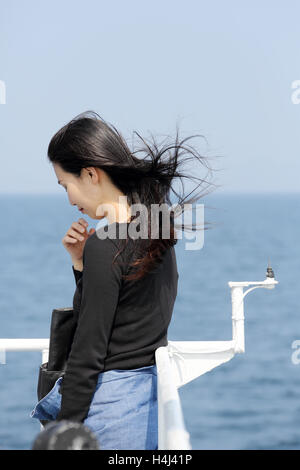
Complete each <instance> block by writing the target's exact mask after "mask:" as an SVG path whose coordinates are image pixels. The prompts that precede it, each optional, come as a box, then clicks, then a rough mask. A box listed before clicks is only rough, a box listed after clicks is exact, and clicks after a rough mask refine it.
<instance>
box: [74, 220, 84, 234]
mask: <svg viewBox="0 0 300 470" xmlns="http://www.w3.org/2000/svg"><path fill="white" fill-rule="evenodd" d="M71 227H73V228H74V229H77V230H79V232H81V233H84V232H85V230H86V227H84V226H83V225H82V224H80V223H79V222H73V223H72V225H71Z"/></svg>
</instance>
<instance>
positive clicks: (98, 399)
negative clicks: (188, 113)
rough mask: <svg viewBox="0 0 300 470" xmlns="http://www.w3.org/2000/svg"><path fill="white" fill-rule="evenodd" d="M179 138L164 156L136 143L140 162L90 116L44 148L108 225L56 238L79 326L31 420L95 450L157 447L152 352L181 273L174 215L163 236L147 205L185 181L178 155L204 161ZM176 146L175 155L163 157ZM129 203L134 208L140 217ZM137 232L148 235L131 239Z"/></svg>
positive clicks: (74, 197) (162, 339) (160, 341)
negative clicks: (63, 426) (80, 430)
mask: <svg viewBox="0 0 300 470" xmlns="http://www.w3.org/2000/svg"><path fill="white" fill-rule="evenodd" d="M177 138H178V135H177V137H176V143H175V144H174V145H173V146H167V147H165V148H163V149H161V150H159V149H158V147H157V145H156V144H155V143H154V146H153V148H151V147H150V145H148V144H147V143H146V142H145V140H144V139H142V140H143V142H144V144H145V147H144V148H143V149H142V150H139V151H143V152H144V153H145V158H143V159H139V158H137V157H136V156H135V155H134V154H135V153H137V152H139V151H136V152H132V151H130V149H129V147H128V145H127V143H126V142H125V140H124V139H123V137H122V136H121V134H120V133H119V132H118V131H117V130H116V128H115V127H114V126H112V125H109V124H108V123H106V122H105V121H104V120H103V119H102V118H100V116H99V115H98V114H97V113H94V112H86V113H82V114H80V115H78V116H76V117H75V118H74V119H73V120H72V121H70V122H69V123H68V124H66V125H65V126H64V127H63V128H62V129H60V130H59V131H58V132H57V133H56V134H55V135H54V136H53V137H52V139H51V142H50V144H49V147H48V158H49V160H50V162H51V163H52V164H53V168H54V171H55V174H56V177H57V180H58V183H59V184H60V185H62V186H63V187H64V188H65V190H66V191H67V193H68V198H69V202H70V204H71V205H74V206H77V207H78V209H79V210H81V211H82V213H84V214H86V215H88V216H89V217H90V218H92V219H95V220H100V219H103V218H104V217H106V218H107V220H108V222H109V223H108V225H107V226H105V227H101V228H100V229H98V230H97V231H96V230H95V229H90V230H89V231H88V229H87V227H88V223H87V222H86V220H85V219H83V218H80V219H79V220H78V221H77V222H74V223H73V224H72V225H71V227H70V228H69V230H68V231H67V233H66V234H65V236H64V238H63V240H62V242H63V245H64V247H65V248H66V250H67V251H68V253H69V254H70V257H71V260H72V269H73V273H74V277H75V281H76V290H75V294H74V298H73V310H74V317H75V319H76V330H75V335H74V339H73V343H72V348H71V351H70V355H69V358H68V363H67V368H66V371H65V375H64V376H63V377H60V378H59V379H58V381H57V382H56V384H55V386H54V387H53V389H52V390H51V391H50V392H49V394H48V395H47V396H46V397H44V398H43V399H42V400H41V401H40V402H39V403H38V404H37V405H36V407H35V408H34V410H33V411H32V412H31V417H35V418H37V419H52V420H57V421H60V420H63V419H67V420H71V421H75V422H76V421H77V422H81V423H83V424H85V425H86V426H88V427H90V429H91V430H92V431H93V432H94V433H95V435H96V436H97V437H98V440H99V445H100V449H145V450H146V449H153V450H155V449H157V448H158V416H157V370H156V364H155V351H156V349H157V348H158V347H160V346H166V345H167V343H168V340H167V332H168V326H169V323H170V321H171V317H172V312H173V306H174V302H175V298H176V295H177V282H178V272H177V265H176V255H175V250H174V245H175V244H176V242H177V239H176V236H175V227H176V224H175V221H174V214H173V210H171V211H170V210H168V211H167V213H168V214H169V228H170V230H169V232H168V236H167V237H166V236H165V231H164V228H165V227H164V226H163V222H162V220H165V218H164V217H163V216H160V217H159V220H158V221H157V219H156V221H155V220H154V216H153V213H152V208H153V207H154V206H155V205H161V204H165V206H166V205H167V207H168V205H169V204H171V202H170V190H171V189H172V190H173V188H171V183H172V181H173V180H174V179H175V178H182V177H185V175H184V174H182V173H180V172H179V171H178V166H179V164H181V163H182V161H180V158H179V157H180V150H188V152H189V153H191V154H192V155H193V157H194V158H195V161H199V162H200V163H201V164H203V163H205V159H204V158H203V157H201V156H199V155H197V152H195V151H194V150H189V149H188V148H187V147H185V146H183V145H182V143H183V142H184V141H183V142H181V143H179V144H178V142H177ZM186 140H187V139H186ZM172 148H174V149H175V151H174V154H172V153H169V154H168V157H167V158H165V159H164V158H163V156H164V153H165V152H166V151H169V150H170V149H172ZM147 157H150V160H149V159H148V160H147ZM190 158H191V157H189V159H190ZM206 167H207V166H206ZM207 168H208V167H207ZM193 179H197V178H195V176H194V177H193ZM203 181H204V180H203V179H201V183H202V182H203ZM201 183H200V184H201ZM200 184H199V185H200ZM173 192H174V193H175V194H177V193H176V192H175V191H174V190H173ZM177 196H178V194H177ZM197 198H198V197H194V198H192V199H190V200H188V201H187V203H191V202H194V201H195V200H197ZM184 200H185V199H183V198H182V197H179V203H178V204H177V206H176V207H177V208H178V207H180V208H181V213H182V212H183V211H184V207H183V201H184ZM134 204H140V206H138V207H139V209H138V210H140V209H141V211H140V213H139V216H137V215H136V213H133V208H134V207H135V206H134ZM144 209H146V210H144ZM142 212H143V213H144V215H145V212H146V216H147V217H146V218H144V219H143V218H142V217H140V215H141V213H142ZM151 221H152V223H153V225H151ZM155 222H156V223H157V226H156V227H158V236H154V234H153V227H155ZM164 223H165V222H164ZM180 227H181V226H180ZM138 228H139V229H142V230H141V232H142V233H143V234H144V235H145V234H146V236H143V237H141V236H140V237H137V236H136V234H137V233H139V230H137V229H138ZM107 235H109V236H107ZM132 235H133V236H132Z"/></svg>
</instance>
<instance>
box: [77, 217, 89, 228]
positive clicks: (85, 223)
mask: <svg viewBox="0 0 300 470" xmlns="http://www.w3.org/2000/svg"><path fill="white" fill-rule="evenodd" d="M78 222H79V223H80V224H82V225H84V226H85V227H88V225H89V224H88V223H87V221H86V220H84V219H83V218H82V217H81V218H80V219H78Z"/></svg>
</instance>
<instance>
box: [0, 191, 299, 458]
mask: <svg viewBox="0 0 300 470" xmlns="http://www.w3.org/2000/svg"><path fill="white" fill-rule="evenodd" d="M299 196H300V195H299V194H297V193H295V194H293V193H286V194H284V193H274V194H272V193H265V194H264V193H260V194H258V193H255V194H246V193H241V194H234V193H231V194H229V193H222V194H221V193H219V194H218V193H217V192H214V193H213V194H210V195H207V196H204V197H203V198H201V199H200V200H199V201H198V204H203V213H204V219H205V223H206V228H205V229H204V230H203V234H202V235H203V239H202V243H199V244H198V245H199V246H198V247H197V249H190V248H188V243H190V246H191V238H190V237H191V234H189V235H188V236H187V237H185V234H184V233H183V234H182V238H181V239H178V240H177V244H176V245H175V251H176V257H177V268H178V273H179V280H178V294H177V299H176V302H175V305H174V311H173V317H172V321H171V323H170V326H169V331H168V339H169V340H173V341H189V340H191V341H210V340H212V341H213V340H230V339H231V338H232V320H231V297H230V288H229V286H228V282H229V281H263V280H264V279H265V277H266V270H267V266H268V263H270V265H271V267H272V268H273V271H274V274H275V279H276V280H277V281H278V284H277V285H276V287H275V288H274V289H272V290H267V289H262V288H258V289H255V290H253V291H252V292H250V293H249V294H248V295H247V296H246V297H245V304H244V306H245V307H244V310H245V352H244V353H240V354H236V355H235V356H234V357H233V358H232V359H231V360H230V361H229V362H226V363H224V364H222V365H221V366H219V367H217V368H215V369H213V370H212V371H210V372H207V373H206V374H204V375H202V376H201V377H198V378H197V379H195V380H193V381H192V382H190V383H188V384H186V385H184V386H182V387H181V388H180V389H179V396H180V399H181V404H182V410H183V416H184V421H185V426H186V429H187V431H188V432H189V435H190V441H191V446H192V449H195V450H196V449H199V450H201V449H212V450H218V449H226V450H229V449H233V450H241V449H277V450H280V449H300V400H299V395H300V392H299V390H300V306H299V295H300V283H299V281H300V279H299V271H300V204H299V202H300V197H299ZM0 209H1V214H2V216H1V217H2V219H1V220H2V222H1V226H2V229H1V231H0V253H1V258H0V262H1V271H0V292H1V293H0V307H1V308H0V312H1V316H0V332H1V333H0V337H1V338H48V337H49V327H50V319H51V313H52V310H53V308H61V307H70V306H71V305H72V298H73V294H74V290H75V280H74V276H73V272H72V267H71V266H72V265H71V259H70V256H69V254H68V253H67V251H66V250H65V249H64V247H63V245H62V238H63V236H64V235H65V233H66V231H67V230H68V228H69V227H70V225H71V224H72V222H74V221H77V220H78V219H79V218H81V217H83V218H84V219H85V220H86V221H87V222H88V223H89V228H90V227H95V228H96V227H97V224H98V223H99V222H98V221H95V220H93V219H90V218H89V217H88V216H86V215H85V214H80V213H79V212H78V211H77V208H75V207H73V206H71V205H70V204H69V202H68V201H67V198H65V197H63V196H62V195H52V194H38V195H36V194H2V195H0ZM188 237H189V238H188ZM298 350H299V354H298V352H297V351H298ZM0 353H1V352H0ZM1 358H2V361H1V362H2V363H0V383H1V387H0V449H6V450H30V449H31V446H32V444H33V441H34V439H35V438H36V436H37V435H38V433H39V432H40V424H39V422H38V421H37V420H34V419H32V418H30V417H29V414H30V411H31V410H32V409H33V407H34V405H35V404H36V402H37V395H36V388H37V377H38V369H39V365H40V364H41V361H42V357H41V353H40V352H6V354H4V353H3V352H2V356H1Z"/></svg>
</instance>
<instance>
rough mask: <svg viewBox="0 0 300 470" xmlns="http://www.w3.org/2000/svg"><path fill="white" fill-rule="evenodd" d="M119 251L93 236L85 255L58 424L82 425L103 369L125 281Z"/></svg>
mask: <svg viewBox="0 0 300 470" xmlns="http://www.w3.org/2000/svg"><path fill="white" fill-rule="evenodd" d="M117 251H118V250H117V248H116V247H115V245H114V244H113V243H111V240H109V239H104V240H100V239H99V238H98V237H91V238H89V239H88V240H87V241H86V244H85V247H84V254H83V265H84V269H83V274H82V297H81V304H80V311H79V316H78V323H77V327H76V330H75V334H74V339H73V343H72V347H71V351H70V354H69V358H68V362H67V367H66V370H65V374H64V377H63V380H62V383H61V389H60V392H61V395H62V400H61V409H60V412H59V413H58V415H57V418H56V419H57V421H60V420H62V419H67V420H71V421H75V422H83V421H84V420H85V418H86V416H87V414H88V411H89V407H90V404H91V401H92V398H93V395H94V392H95V389H96V385H97V381H98V375H99V373H100V372H101V371H102V370H103V366H104V360H105V357H106V354H107V347H108V343H109V339H110V336H111V331H112V327H113V323H114V317H115V312H116V308H117V304H118V300H119V291H120V288H121V282H122V268H121V267H120V266H119V265H118V259H117V261H116V263H115V264H114V265H112V260H113V258H114V256H115V254H116V252H117Z"/></svg>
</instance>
